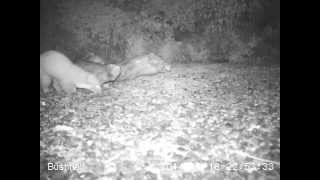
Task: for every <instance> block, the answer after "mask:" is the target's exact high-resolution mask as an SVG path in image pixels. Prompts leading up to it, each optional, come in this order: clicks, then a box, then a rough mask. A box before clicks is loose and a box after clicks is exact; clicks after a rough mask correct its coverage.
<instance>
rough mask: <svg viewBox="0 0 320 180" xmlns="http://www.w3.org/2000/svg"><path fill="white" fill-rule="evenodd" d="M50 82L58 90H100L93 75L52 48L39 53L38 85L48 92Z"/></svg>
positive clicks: (98, 91)
mask: <svg viewBox="0 0 320 180" xmlns="http://www.w3.org/2000/svg"><path fill="white" fill-rule="evenodd" d="M51 84H53V87H54V88H55V89H56V90H57V91H58V92H61V91H65V92H67V93H73V92H76V88H84V89H88V90H91V91H93V92H95V93H100V92H101V86H100V84H99V81H98V79H97V78H96V77H95V75H93V74H91V73H89V72H87V71H85V70H83V69H81V68H80V67H78V66H76V65H74V64H73V63H72V62H71V61H70V59H69V58H68V57H66V56H65V55H64V54H62V53H60V52H58V51H53V50H50V51H46V52H44V53H42V54H40V86H41V88H42V90H43V92H48V91H49V86H50V85H51Z"/></svg>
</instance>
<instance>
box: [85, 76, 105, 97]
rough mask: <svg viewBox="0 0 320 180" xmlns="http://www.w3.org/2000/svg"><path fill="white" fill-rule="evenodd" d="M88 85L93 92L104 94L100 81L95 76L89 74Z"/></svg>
mask: <svg viewBox="0 0 320 180" xmlns="http://www.w3.org/2000/svg"><path fill="white" fill-rule="evenodd" d="M87 83H88V84H87V85H88V89H90V90H92V91H93V92H95V93H101V92H102V88H101V86H100V82H99V80H98V78H97V77H96V76H95V75H93V74H88V76H87Z"/></svg>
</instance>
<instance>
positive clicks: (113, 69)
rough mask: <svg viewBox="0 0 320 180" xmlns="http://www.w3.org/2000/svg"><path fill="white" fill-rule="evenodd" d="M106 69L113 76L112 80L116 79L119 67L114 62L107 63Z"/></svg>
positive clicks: (119, 71)
mask: <svg viewBox="0 0 320 180" xmlns="http://www.w3.org/2000/svg"><path fill="white" fill-rule="evenodd" d="M107 69H108V70H107V71H108V73H109V74H111V76H112V77H113V80H116V79H117V78H118V77H119V75H120V73H121V67H120V66H118V65H115V64H108V66H107Z"/></svg>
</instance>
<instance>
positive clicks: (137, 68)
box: [117, 53, 171, 81]
mask: <svg viewBox="0 0 320 180" xmlns="http://www.w3.org/2000/svg"><path fill="white" fill-rule="evenodd" d="M118 65H119V66H120V67H121V73H120V75H119V77H118V79H117V81H122V80H129V79H134V78H137V77H139V76H145V75H154V74H157V73H162V72H167V71H170V70H171V66H170V65H169V64H168V63H166V62H165V61H163V60H162V59H161V58H160V57H159V56H157V55H155V54H153V53H150V54H148V55H144V56H139V57H136V58H134V59H129V60H126V61H124V62H121V63H119V64H118Z"/></svg>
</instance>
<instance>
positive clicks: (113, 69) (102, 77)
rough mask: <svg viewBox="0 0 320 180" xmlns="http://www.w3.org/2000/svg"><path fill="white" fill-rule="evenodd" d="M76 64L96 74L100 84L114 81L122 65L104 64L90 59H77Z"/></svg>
mask: <svg viewBox="0 0 320 180" xmlns="http://www.w3.org/2000/svg"><path fill="white" fill-rule="evenodd" d="M75 64H76V65H77V66H79V67H81V68H82V69H84V70H85V71H87V72H90V73H92V74H94V75H95V76H96V77H97V78H98V80H99V83H100V85H102V84H104V83H106V82H110V81H114V80H115V79H116V78H117V77H118V76H119V74H120V67H119V66H117V65H114V64H108V65H103V64H98V63H93V62H88V61H77V62H76V63H75Z"/></svg>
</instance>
